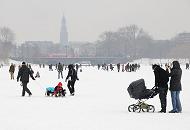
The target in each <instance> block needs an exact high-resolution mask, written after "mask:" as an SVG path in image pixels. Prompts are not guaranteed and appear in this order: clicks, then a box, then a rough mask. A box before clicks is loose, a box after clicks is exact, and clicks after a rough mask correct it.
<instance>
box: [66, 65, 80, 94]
mask: <svg viewBox="0 0 190 130" xmlns="http://www.w3.org/2000/svg"><path fill="white" fill-rule="evenodd" d="M68 68H69V71H68V75H67V77H66V79H65V82H67V80H68V83H67V87H68V89H69V92H70V94H71V95H72V96H74V93H75V88H74V86H75V81H76V80H79V79H78V76H77V71H76V70H75V69H74V66H73V65H72V64H70V65H68Z"/></svg>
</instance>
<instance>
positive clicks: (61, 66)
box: [57, 63, 63, 79]
mask: <svg viewBox="0 0 190 130" xmlns="http://www.w3.org/2000/svg"><path fill="white" fill-rule="evenodd" d="M57 71H58V79H59V78H60V74H61V78H62V79H63V65H62V64H61V63H59V64H58V65H57Z"/></svg>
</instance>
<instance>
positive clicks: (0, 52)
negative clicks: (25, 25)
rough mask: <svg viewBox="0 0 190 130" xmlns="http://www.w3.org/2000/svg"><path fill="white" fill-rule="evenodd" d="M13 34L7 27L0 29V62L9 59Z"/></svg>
mask: <svg viewBox="0 0 190 130" xmlns="http://www.w3.org/2000/svg"><path fill="white" fill-rule="evenodd" d="M14 39H15V34H14V33H13V31H12V30H11V29H10V28H8V27H0V60H6V59H7V58H8V57H9V54H10V52H11V49H12V47H13V42H14Z"/></svg>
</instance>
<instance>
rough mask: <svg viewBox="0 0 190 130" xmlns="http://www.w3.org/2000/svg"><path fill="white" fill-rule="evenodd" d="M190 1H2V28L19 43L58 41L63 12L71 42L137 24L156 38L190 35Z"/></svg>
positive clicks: (0, 4)
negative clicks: (14, 35)
mask: <svg viewBox="0 0 190 130" xmlns="http://www.w3.org/2000/svg"><path fill="white" fill-rule="evenodd" d="M189 12H190V1H189V0H0V27H3V26H7V27H9V28H11V29H12V30H13V31H14V33H15V34H16V41H17V42H24V41H32V40H35V41H38V40H47V41H53V42H55V43H58V42H59V39H60V38H59V36H60V28H61V22H60V21H61V19H62V16H63V13H64V15H65V17H66V20H67V29H68V34H69V41H89V42H94V41H96V40H98V38H99V35H100V34H101V33H103V32H104V31H116V30H117V29H118V28H120V27H124V26H126V25H130V24H136V25H138V26H139V27H141V28H143V29H144V30H145V31H146V32H148V33H149V34H150V35H151V36H152V37H153V38H154V39H160V40H162V39H170V38H172V37H174V36H175V35H176V34H177V33H180V32H184V31H186V32H190V17H189Z"/></svg>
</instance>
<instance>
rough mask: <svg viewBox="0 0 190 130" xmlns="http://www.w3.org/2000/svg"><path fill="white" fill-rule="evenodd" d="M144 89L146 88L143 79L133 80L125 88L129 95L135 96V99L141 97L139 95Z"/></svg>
mask: <svg viewBox="0 0 190 130" xmlns="http://www.w3.org/2000/svg"><path fill="white" fill-rule="evenodd" d="M145 90H146V86H145V82H144V79H139V80H136V81H133V82H132V83H131V84H130V85H129V87H128V88H127V91H128V93H129V95H130V97H131V98H135V99H139V98H141V95H142V93H143V91H145Z"/></svg>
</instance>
